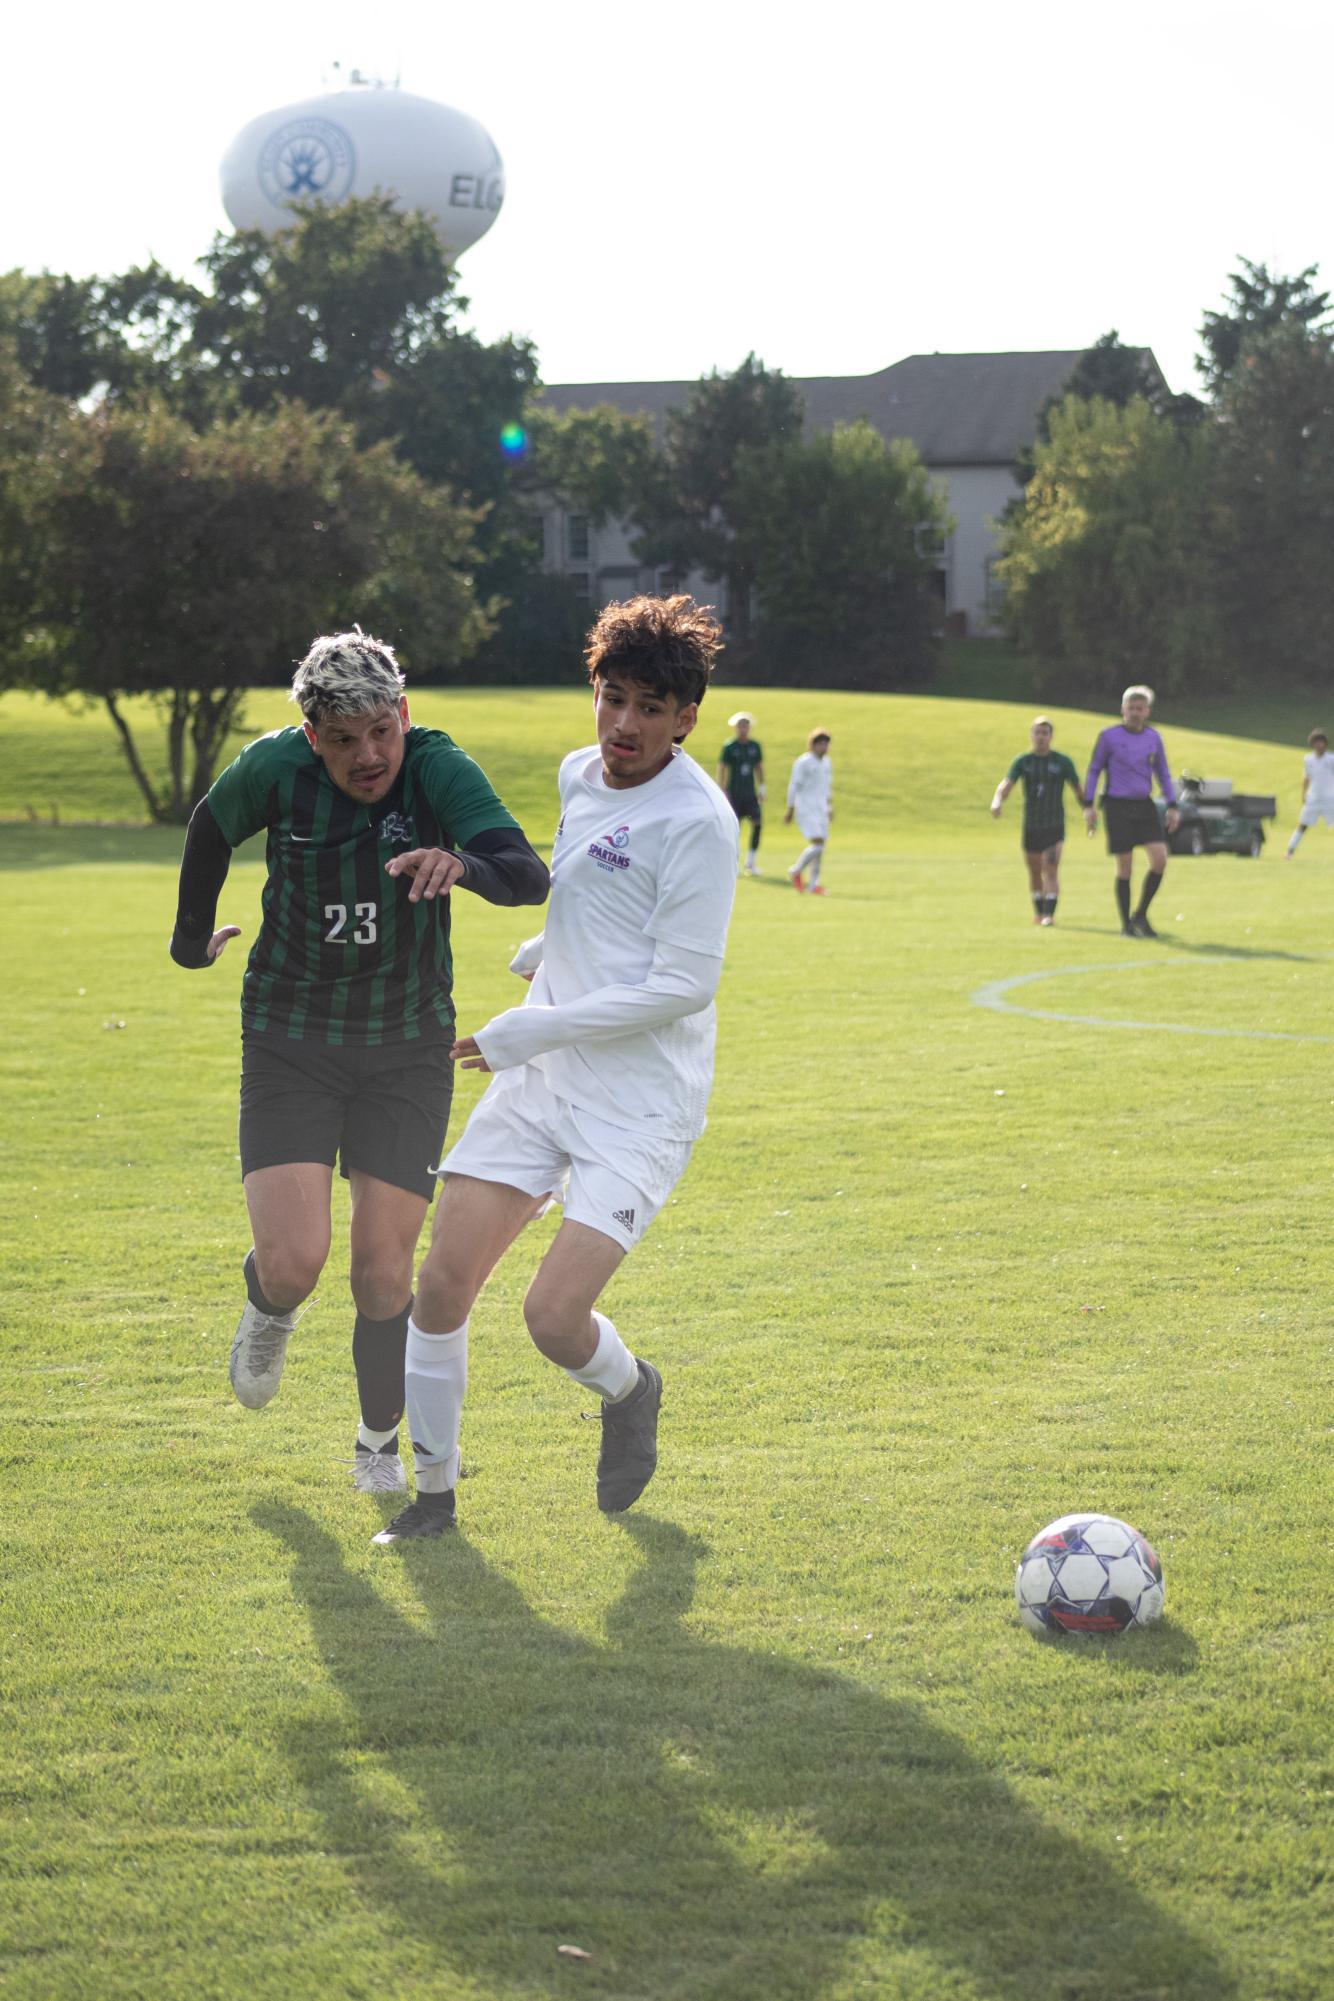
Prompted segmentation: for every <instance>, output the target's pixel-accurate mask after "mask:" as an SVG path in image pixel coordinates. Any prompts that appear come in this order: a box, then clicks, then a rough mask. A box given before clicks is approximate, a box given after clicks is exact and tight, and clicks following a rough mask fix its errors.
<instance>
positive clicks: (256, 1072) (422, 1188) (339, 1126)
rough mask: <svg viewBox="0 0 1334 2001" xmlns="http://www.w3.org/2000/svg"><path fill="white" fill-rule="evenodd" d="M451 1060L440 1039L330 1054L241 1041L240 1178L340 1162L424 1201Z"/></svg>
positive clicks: (450, 1082)
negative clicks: (302, 1164)
mask: <svg viewBox="0 0 1334 2001" xmlns="http://www.w3.org/2000/svg"><path fill="white" fill-rule="evenodd" d="M453 1092H454V1063H453V1059H452V1058H451V1056H450V1053H449V1044H448V1043H447V1042H443V1041H439V1040H433V1041H431V1042H391V1043H386V1044H384V1045H383V1046H382V1047H380V1048H377V1049H361V1048H339V1049H334V1048H331V1047H330V1046H329V1044H328V1043H326V1042H297V1041H294V1040H290V1039H289V1038H288V1037H287V1036H276V1035H246V1036H243V1037H242V1039H241V1174H242V1177H243V1178H244V1176H245V1175H247V1174H251V1173H253V1172H254V1170H255V1169H256V1168H257V1167H285V1166H287V1165H288V1164H289V1163H290V1162H292V1161H297V1160H321V1161H323V1162H324V1163H325V1164H326V1165H327V1166H329V1167H332V1166H333V1165H334V1164H335V1162H341V1166H342V1171H343V1174H344V1175H345V1176H346V1175H347V1174H349V1173H350V1172H351V1170H352V1169H353V1168H356V1169H358V1170H359V1171H360V1172H361V1173H363V1174H373V1175H374V1176H375V1179H376V1180H377V1181H387V1182H389V1184H390V1185H391V1187H394V1188H408V1189H411V1191H412V1193H413V1194H414V1195H421V1196H423V1197H424V1198H425V1199H426V1200H427V1201H429V1200H430V1198H431V1195H432V1192H433V1191H434V1188H435V1185H436V1181H435V1176H434V1175H433V1174H432V1172H431V1169H432V1168H433V1167H434V1166H435V1164H436V1163H437V1161H438V1160H439V1159H440V1156H441V1153H442V1152H443V1151H444V1143H445V1131H446V1128H447V1127H448V1125H449V1103H450V1099H451V1097H452V1096H453Z"/></svg>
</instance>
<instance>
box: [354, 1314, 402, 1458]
mask: <svg viewBox="0 0 1334 2001" xmlns="http://www.w3.org/2000/svg"><path fill="white" fill-rule="evenodd" d="M411 1311H412V1301H411V1300H409V1301H408V1303H407V1305H406V1306H405V1307H404V1308H403V1310H402V1312H401V1313H393V1314H391V1315H390V1317H389V1318H388V1320H368V1319H367V1318H366V1315H365V1314H364V1313H358V1315H357V1318H356V1324H355V1326H354V1327H353V1329H352V1366H353V1367H354V1368H355V1370H356V1372H357V1395H358V1397H359V1398H360V1400H361V1421H362V1423H363V1424H364V1425H365V1427H366V1429H367V1431H393V1430H394V1429H395V1427H396V1426H397V1424H398V1421H399V1419H400V1418H401V1417H402V1415H403V1406H404V1404H405V1403H406V1401H407V1389H406V1387H405V1385H404V1381H403V1359H404V1356H405V1355H406V1353H407V1347H408V1315H409V1314H410V1313H411ZM387 1449H388V1448H387V1447H386V1450H387Z"/></svg>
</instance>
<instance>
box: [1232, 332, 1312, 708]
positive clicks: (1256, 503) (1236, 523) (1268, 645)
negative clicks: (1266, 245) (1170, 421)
mask: <svg viewBox="0 0 1334 2001" xmlns="http://www.w3.org/2000/svg"><path fill="white" fill-rule="evenodd" d="M1218 414H1219V419H1220V421H1219V423H1218V425H1217V427H1216V430H1217V438H1216V451H1215V454H1214V458H1215V468H1216V470H1215V489H1214V490H1215V496H1216V501H1217V505H1218V509H1219V513H1220V517H1221V521H1222V536H1223V547H1222V551H1221V557H1222V560H1221V561H1220V564H1219V571H1218V593H1219V603H1220V609H1221V612H1222V618H1223V623H1224V629H1225V631H1226V633H1227V637H1228V645H1229V651H1230V653H1231V656H1232V661H1233V670H1232V671H1233V674H1234V676H1235V678H1236V679H1237V680H1239V681H1240V680H1243V679H1247V678H1253V677H1254V675H1255V674H1256V672H1257V670H1258V671H1259V672H1261V673H1263V674H1264V675H1265V677H1266V678H1267V679H1278V680H1288V681H1290V682H1293V683H1295V684H1297V685H1314V684H1316V683H1317V682H1319V681H1322V680H1324V679H1326V678H1327V677H1328V673H1329V662H1330V660H1331V658H1334V596H1332V595H1331V592H1330V553H1331V551H1332V550H1334V333H1332V332H1331V331H1329V330H1325V329H1321V328H1319V327H1317V326H1314V325H1313V324H1312V323H1311V322H1309V321H1307V322H1303V321H1302V320H1301V319H1300V318H1298V319H1290V320H1287V321H1285V322H1283V323H1281V324H1279V325H1277V326H1275V327H1272V328H1271V329H1269V331H1267V332H1265V333H1263V334H1254V335H1252V336H1250V337H1249V338H1248V339H1247V340H1246V342H1245V344H1244V346H1243V348H1242V350H1241V352H1240V356H1239V359H1238V361H1237V364H1236V366H1235V368H1234V370H1233V372H1232V374H1231V375H1230V377H1229V378H1228V381H1227V383H1226V384H1225V386H1224V389H1223V392H1222V396H1221V399H1220V402H1219V406H1218Z"/></svg>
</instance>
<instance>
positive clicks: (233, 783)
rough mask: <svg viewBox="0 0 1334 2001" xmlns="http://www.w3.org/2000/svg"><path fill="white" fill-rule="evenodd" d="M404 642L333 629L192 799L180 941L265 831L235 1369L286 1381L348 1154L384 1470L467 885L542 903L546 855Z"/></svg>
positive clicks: (397, 1409) (386, 1479)
mask: <svg viewBox="0 0 1334 2001" xmlns="http://www.w3.org/2000/svg"><path fill="white" fill-rule="evenodd" d="M402 690H403V677H402V675H401V674H400V673H399V672H398V667H397V663H396V661H395V659H394V655H393V652H392V650H391V649H390V648H389V647H387V646H385V645H383V644H382V643H381V642H379V641H377V640H373V639H369V638H367V637H366V636H365V635H363V634H362V633H361V632H359V631H358V632H352V633H338V634H334V635H332V636H330V637H327V638H323V639H318V640H316V641H315V643H314V645H313V646H312V647H311V649H310V652H309V653H308V654H307V656H306V658H305V659H304V660H303V661H302V663H301V665H300V667H299V668H298V669H297V672H296V676H295V679H294V681H293V684H292V699H293V700H294V701H296V702H297V703H298V704H299V705H300V708H301V712H302V715H303V717H304V721H303V723H302V724H301V726H300V727H297V728H291V729H282V730H275V731H273V732H272V733H271V734H270V735H268V736H264V737H260V738H259V739H258V740H257V741H256V742H254V743H251V744H248V745H247V746H246V748H245V749H244V750H243V751H242V752H241V753H240V755H239V757H237V758H236V760H235V762H234V763H233V764H231V765H230V766H229V767H228V769H227V770H226V771H224V772H223V773H222V775H221V777H220V778H219V779H218V780H217V781H216V783H215V784H214V786H213V787H212V789H211V791H210V792H209V794H208V797H207V798H206V799H204V800H202V801H201V802H200V804H199V806H198V807H197V808H196V810H195V812H194V815H193V817H192V818H191V821H190V828H189V832H188V834H187V836H186V843H185V853H184V856H183V859H182V863H181V881H180V891H179V899H178V906H177V914H176V927H175V930H174V932H173V935H172V940H171V955H172V958H173V959H175V960H176V962H177V964H178V965H182V966H189V967H206V966H211V965H213V964H215V963H216V961H217V959H218V957H219V955H220V954H221V952H222V951H223V950H224V948H225V946H226V944H227V942H228V940H229V939H231V938H234V937H237V936H239V935H240V932H239V927H238V926H237V925H234V924H226V925H223V926H222V927H221V928H219V927H218V926H217V916H216V912H217V904H218V896H219V893H220V891H221V889H222V885H223V882H224V881H225V879H226V875H227V870H228V865H229V863H230V860H231V855H232V850H233V849H234V848H236V847H239V846H240V844H241V843H242V842H243V841H245V840H247V839H249V838H250V836H251V835H253V834H257V833H260V832H265V833H266V834H267V848H266V862H267V879H266V881H265V884H264V890H263V897H262V908H263V916H262V921H261V925H260V930H259V935H258V937H257V938H256V940H255V943H254V946H253V947H252V949H251V953H250V959H249V963H248V965H247V967H246V972H245V978H244V981H243V984H242V991H241V1036H242V1068H241V1172H242V1176H243V1179H244V1185H245V1193H246V1202H247V1206H248V1208H249V1212H250V1221H251V1228H252V1230H253V1233H254V1240H255V1241H254V1247H253V1249H252V1250H251V1252H250V1253H249V1255H248V1256H247V1258H246V1260H245V1279H246V1290H247V1293H248V1303H247V1305H246V1308H245V1311H244V1313H243V1314H242V1317H241V1323H240V1326H239V1327H238V1329H237V1333H236V1339H235V1341H234V1343H233V1346H232V1357H231V1378H232V1385H233V1388H234V1389H235V1391H236V1394H237V1396H238V1398H239V1399H240V1401H241V1402H242V1403H243V1404H245V1405H247V1406H248V1407H249V1408H251V1409H258V1408H260V1407H261V1406H262V1405H263V1404H266V1403H267V1402H268V1401H269V1399H270V1398H271V1397H272V1396H273V1394H274V1392H275V1391H276V1390H277V1388H278V1384H279V1381H280V1379H281V1376H282V1370H283V1363H284V1360H285V1358H286V1351H287V1341H288V1337H289V1335H290V1334H291V1331H292V1328H293V1327H294V1325H295V1323H296V1319H297V1317H298V1309H299V1308H300V1307H301V1306H302V1304H303V1302H304V1301H305V1300H307V1299H308V1298H309V1296H310V1294H311V1293H312V1292H313V1290H314V1288H315V1284H316V1281H317V1280H318V1278H319V1275H320V1272H321V1271H322V1270H323V1267H324V1263H325V1260H326V1258H327V1257H328V1254H329V1248H330V1240H331V1223H330V1198H331V1194H332V1189H333V1170H334V1166H335V1164H336V1163H338V1162H339V1161H340V1160H341V1165H342V1171H343V1173H344V1175H346V1177H347V1178H348V1181H349V1183H350V1187H351V1196H352V1225H351V1286H352V1296H353V1299H354V1301H355V1304H356V1309H357V1315H356V1323H355V1327H354V1331H353V1342H352V1352H353V1360H354V1364H355V1368H356V1374H357V1386H358V1393H359V1398H360V1403H361V1418H362V1422H361V1428H360V1431H359V1434H358V1439H357V1453H356V1460H355V1466H354V1477H355V1481H356V1485H357V1486H358V1487H359V1488H360V1489H362V1490H363V1491H367V1492H379V1491H387V1490H393V1489H397V1488H401V1487H402V1486H403V1485H404V1478H403V1471H402V1466H401V1463H400V1461H399V1457H398V1435H397V1434H398V1423H399V1419H400V1417H401V1416H402V1411H403V1403H404V1387H403V1355H404V1348H405V1345H406V1341H407V1320H408V1311H409V1308H410V1306H411V1303H412V1302H411V1295H412V1260H413V1254H414V1251H415V1249H416V1244H417V1238H418V1236H419V1234H420V1232H421V1226H422V1222H423V1220H424V1219H425V1215H426V1210H427V1205H428V1202H429V1200H430V1196H431V1193H432V1191H433V1189H434V1186H435V1177H434V1176H433V1174H432V1172H431V1170H432V1168H433V1167H434V1165H435V1163H436V1162H437V1161H438V1160H439V1158H440V1154H441V1150H442V1146H443V1142H444V1136H445V1128H446V1125H447V1123H448V1117H449V1101H450V1094H451V1091H452V1086H453V1064H452V1061H451V1058H450V1046H451V1044H452V1042H453V1039H454V1032H455V1031H454V1008H453V998H452V987H453V960H452V955H451V951H450V936H449V933H450V922H449V920H450V903H449V898H450V893H451V891H453V890H454V889H455V888H461V889H469V890H472V891H473V892H474V893H475V894H477V895H479V896H481V897H483V898H485V899H486V901H488V902H490V903H501V904H531V903H541V902H542V901H543V900H544V899H545V896H546V892H547V883H548V878H547V871H546V867H545V865H544V863H543V862H542V861H541V859H540V858H539V856H538V855H536V854H535V853H534V852H533V849H532V848H531V847H530V846H529V844H528V842H527V840H526V839H525V838H524V835H523V833H522V831H521V829H520V828H519V826H518V824H517V822H516V821H515V820H514V819H513V817H512V816H511V815H510V814H509V813H508V812H507V811H506V809H505V807H504V806H503V805H502V804H501V802H500V800H499V798H498V797H497V795H496V793H495V791H494V790H493V788H492V786H491V784H490V782H489V781H488V779H487V777H486V775H485V773H484V772H483V771H482V770H481V768H480V767H479V766H478V765H476V764H475V763H474V762H473V761H472V759H471V758H470V757H468V756H467V755H466V753H465V752H464V751H462V750H460V748H459V746H458V745H457V744H456V743H454V742H453V741H452V740H451V739H450V738H449V737H448V736H446V735H445V734H444V733H443V732H442V731H439V730H426V729H418V728H414V727H413V726H412V724H411V721H410V718H409V714H408V704H407V698H406V696H405V695H404V694H403V692H402Z"/></svg>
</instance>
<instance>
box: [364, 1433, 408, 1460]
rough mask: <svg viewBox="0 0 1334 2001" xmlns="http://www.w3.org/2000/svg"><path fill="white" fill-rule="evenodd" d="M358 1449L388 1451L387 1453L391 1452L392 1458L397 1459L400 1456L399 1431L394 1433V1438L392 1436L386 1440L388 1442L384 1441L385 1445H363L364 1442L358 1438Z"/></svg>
mask: <svg viewBox="0 0 1334 2001" xmlns="http://www.w3.org/2000/svg"><path fill="white" fill-rule="evenodd" d="M369 1428H370V1427H369V1426H368V1427H367V1429H369ZM357 1450H358V1452H387V1453H388V1454H389V1456H390V1458H392V1459H397V1457H398V1433H397V1432H395V1433H394V1435H393V1437H392V1438H390V1439H388V1440H386V1442H385V1443H384V1444H383V1445H363V1444H362V1442H361V1440H360V1439H358V1440H357Z"/></svg>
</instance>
